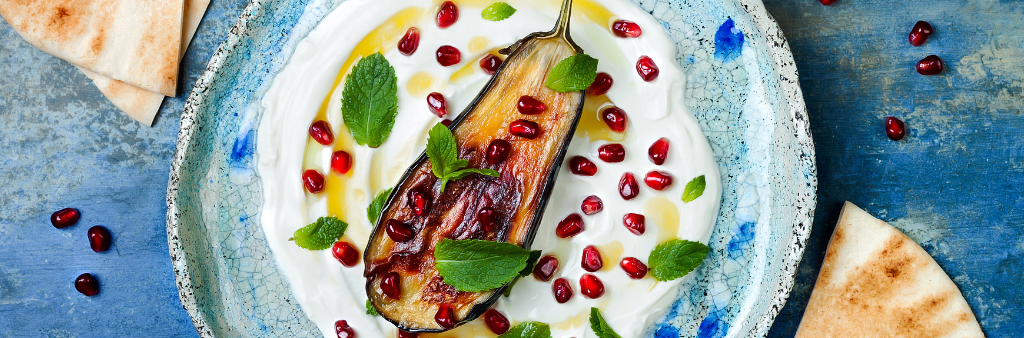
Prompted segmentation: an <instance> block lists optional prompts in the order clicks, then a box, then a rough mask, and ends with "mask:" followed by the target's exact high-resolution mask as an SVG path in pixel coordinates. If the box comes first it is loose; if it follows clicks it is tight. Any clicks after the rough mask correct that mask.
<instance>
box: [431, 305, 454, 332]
mask: <svg viewBox="0 0 1024 338" xmlns="http://www.w3.org/2000/svg"><path fill="white" fill-rule="evenodd" d="M434 321H435V322H437V324H438V325H441V327H443V328H446V329H450V328H453V327H455V311H453V310H452V307H451V306H449V305H448V304H441V306H439V307H438V308H437V313H436V314H434Z"/></svg>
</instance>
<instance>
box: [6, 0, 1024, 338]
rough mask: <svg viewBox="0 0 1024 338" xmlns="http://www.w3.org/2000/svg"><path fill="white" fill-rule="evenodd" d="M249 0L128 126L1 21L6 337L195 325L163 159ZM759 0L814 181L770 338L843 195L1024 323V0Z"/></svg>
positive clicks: (1006, 319) (994, 328)
mask: <svg viewBox="0 0 1024 338" xmlns="http://www.w3.org/2000/svg"><path fill="white" fill-rule="evenodd" d="M244 5H245V1H237V0H235V1H224V2H221V1H214V2H213V3H212V4H211V9H210V11H209V12H208V13H207V15H206V19H205V20H204V22H203V24H202V25H201V26H200V28H199V32H198V34H197V36H196V41H194V42H193V44H192V47H191V48H190V49H189V51H188V53H187V54H186V56H185V59H184V62H183V70H182V77H181V81H180V82H181V83H182V85H181V86H180V87H179V88H180V90H179V93H182V94H181V95H179V97H177V98H174V99H171V100H168V101H167V102H165V103H164V106H163V107H162V111H161V114H160V115H159V116H158V118H157V121H156V124H155V125H154V127H153V128H146V127H139V126H138V125H137V124H135V123H132V122H131V121H130V120H129V119H128V118H127V117H125V116H123V115H122V114H121V113H120V112H118V111H117V109H116V108H114V107H113V106H112V105H111V104H110V103H108V102H107V101H106V100H105V99H103V97H102V95H101V94H100V93H99V92H98V91H97V90H96V89H95V87H94V86H93V85H92V83H91V82H90V81H89V80H88V79H87V78H85V77H84V76H82V75H80V74H79V73H78V72H77V71H76V70H75V69H74V68H73V67H72V66H70V65H68V64H67V63H65V62H63V61H60V60H57V59H55V58H53V57H50V56H49V55H46V54H44V53H42V52H40V51H38V50H36V49H35V48H33V47H31V46H30V45H28V44H27V43H25V42H24V41H23V40H21V39H20V37H18V36H17V34H15V33H14V32H13V31H12V30H11V29H10V28H9V27H8V26H7V25H6V23H0V65H2V67H0V79H3V80H0V123H2V124H0V168H3V169H2V170H0V182H2V184H0V336H4V337H6V336H13V337H21V336H25V337H39V336H49V337H76V336H77V337H131V336H141V335H143V334H145V336H151V337H190V336H196V334H195V331H194V329H193V328H192V324H191V322H190V321H189V318H188V316H187V314H186V313H185V311H184V310H182V309H181V304H180V302H179V301H178V297H177V291H176V288H175V285H174V280H173V275H172V272H171V266H170V259H169V257H168V255H167V246H166V245H167V243H166V237H165V233H164V227H165V218H164V217H165V213H166V208H165V205H164V198H165V192H166V184H167V174H168V169H169V163H170V157H171V154H172V153H173V150H174V140H175V137H176V134H177V130H178V117H179V116H180V114H181V107H182V104H183V102H184V100H185V95H186V94H187V93H189V92H190V91H191V84H192V83H194V82H195V80H196V79H197V77H198V76H199V75H200V74H201V73H202V71H203V69H204V68H205V65H206V62H207V61H208V60H209V58H210V55H212V53H213V51H214V50H215V49H216V47H217V46H218V44H219V43H220V42H221V41H222V39H223V37H224V36H225V35H226V34H227V31H228V29H229V28H230V27H231V25H232V24H233V23H234V21H235V18H236V17H237V15H238V14H239V13H240V11H241V9H242V8H243V7H244ZM766 7H767V8H768V10H769V11H770V12H771V13H772V14H773V15H774V16H775V17H776V19H778V20H779V24H780V26H781V28H782V30H783V31H784V32H785V34H786V36H787V38H789V41H790V46H791V47H792V49H793V53H794V56H795V58H796V61H797V65H798V67H799V69H800V75H801V85H802V86H803V90H804V95H805V98H806V99H807V105H808V111H809V114H810V117H811V126H812V131H813V132H814V135H815V141H816V147H817V151H818V165H819V167H818V168H819V178H820V180H821V181H820V182H821V183H820V189H819V199H818V202H819V208H818V212H817V215H816V219H815V223H814V226H815V227H814V230H813V231H812V234H811V239H810V240H809V241H808V247H807V251H806V253H805V255H804V261H803V263H802V264H801V266H800V268H799V270H798V274H797V284H796V285H795V287H794V291H793V294H792V297H791V298H790V302H789V304H787V306H786V307H785V308H784V309H783V311H782V313H781V314H780V316H779V319H778V321H777V322H776V325H775V326H774V327H773V329H772V331H771V333H770V334H769V336H770V337H789V336H792V335H793V333H794V332H795V329H796V325H797V324H798V322H799V319H800V316H801V315H802V312H803V307H804V306H805V304H806V300H807V298H808V296H809V294H810V290H811V287H812V286H813V282H814V278H815V276H816V275H817V269H818V266H819V265H820V263H821V258H822V254H823V252H824V248H825V245H826V243H827V240H828V235H829V234H830V233H831V230H832V227H833V225H834V222H835V218H836V217H837V216H838V208H839V206H840V205H841V202H842V201H844V200H851V201H853V202H854V203H857V204H858V205H860V206H862V207H864V208H865V210H867V211H869V212H871V213H872V214H875V215H878V216H879V217H881V218H883V219H885V220H887V221H892V223H893V224H894V225H896V226H897V227H899V228H901V229H903V230H904V231H906V232H907V233H908V234H909V235H910V236H911V238H914V239H915V240H917V241H919V242H921V243H922V244H923V246H924V248H925V249H926V250H928V252H929V253H931V254H932V255H934V256H935V257H936V259H937V261H938V262H939V264H940V265H941V266H942V267H943V268H944V269H945V270H946V271H947V272H948V273H949V274H950V276H952V277H953V278H954V281H955V282H957V284H958V285H959V286H960V287H961V289H962V290H963V292H964V295H965V296H966V297H967V300H968V302H969V303H970V304H971V306H972V308H973V309H974V311H975V313H976V314H977V316H978V317H979V319H980V320H981V322H982V328H983V329H984V330H985V332H986V333H987V334H988V336H989V337H1017V336H1019V335H1018V332H1017V331H1019V329H1020V324H1019V323H1020V322H1021V321H1022V319H1024V314H1022V313H1024V304H1022V300H1024V286H1022V285H1020V281H1021V280H1024V236H1022V235H1024V146H1022V141H1021V139H1020V137H1021V136H1020V135H1024V121H1022V119H1021V109H1022V107H1024V103H1022V101H1024V97H1022V94H1021V93H1022V88H1024V3H1022V2H1021V1H995V0H990V1H980V0H979V1H966V2H965V1H955V0H946V1H934V2H931V3H930V4H929V5H928V6H920V5H919V4H917V3H915V2H903V3H894V2H891V1H884V0H870V1H854V0H850V1H844V0H840V2H839V3H837V4H836V5H833V6H831V7H824V6H821V5H820V4H818V3H817V2H816V1H810V0H805V1H799V2H798V1H792V0H766ZM922 19H923V20H927V21H929V22H931V23H932V25H933V26H934V27H935V29H936V33H935V34H934V35H933V36H932V37H931V38H930V39H929V41H928V42H927V43H926V44H925V45H924V46H921V47H912V46H910V45H909V44H908V43H907V42H906V33H907V32H908V31H909V29H910V27H912V26H913V23H914V22H916V21H917V20H922ZM730 32H731V29H730ZM725 40H728V39H725ZM725 40H723V41H725ZM717 43H718V39H716V47H717ZM723 50H726V49H723ZM716 54H717V53H716ZM929 54H937V55H939V56H940V57H942V58H943V59H944V60H945V61H946V64H947V69H946V71H945V73H944V74H943V75H940V76H935V77H923V76H920V75H917V74H916V73H914V72H913V64H914V62H916V61H917V60H918V59H920V58H922V57H924V56H926V55H929ZM889 115H895V116H898V117H901V118H903V119H904V121H906V122H907V125H908V127H909V136H908V137H907V139H906V140H904V141H902V142H892V141H888V140H887V139H886V138H885V136H884V133H883V132H882V127H881V123H882V119H883V118H884V117H885V116H889ZM244 139H245V138H244V137H243V140H242V141H240V142H236V145H237V144H241V146H239V147H232V148H231V149H233V150H238V153H239V154H240V156H239V157H246V156H245V154H246V153H248V152H249V151H250V150H248V148H249V147H251V146H247V144H248V143H250V142H248V141H245V140H244ZM228 146H229V147H231V145H228ZM65 206H74V207H77V208H79V209H80V210H82V213H83V218H82V221H81V222H80V223H79V224H78V225H77V226H75V227H72V228H68V229H64V230H56V229H54V228H53V227H51V226H50V225H49V221H48V216H49V214H50V213H51V212H52V211H54V210H58V209H60V208H63V207H65ZM755 216H756V215H755ZM94 224H102V225H104V226H106V227H108V228H109V229H110V230H111V232H112V233H113V234H114V237H115V239H114V245H113V247H112V248H111V250H110V251H109V252H106V253H102V254H96V253H93V252H92V251H91V250H89V248H88V244H87V241H86V238H85V231H86V230H87V229H88V227H89V226H91V225H94ZM744 224H752V223H742V222H737V224H735V225H731V226H733V227H734V229H733V230H732V231H733V232H735V233H736V234H743V231H744V229H743V225H744ZM748 231H749V230H748ZM737 244H738V245H742V243H737ZM730 245H732V243H730ZM82 272H90V273H93V274H94V275H95V276H97V278H98V279H99V280H100V283H101V287H102V292H101V294H100V295H99V296H97V297H93V298H86V297H83V296H81V295H80V294H78V293H77V292H76V291H75V290H74V288H73V286H72V281H73V279H74V277H75V276H77V275H78V274H80V273H82ZM720 291H722V290H710V292H720ZM709 318H710V317H709ZM705 322H706V324H708V325H707V328H706V329H705V325H703V324H704V323H702V325H701V333H702V334H708V336H715V335H714V333H715V332H716V331H718V330H719V328H716V327H715V324H714V322H715V320H714V319H713V318H710V320H705ZM658 336H659V337H660V336H661V335H660V332H659V335H658Z"/></svg>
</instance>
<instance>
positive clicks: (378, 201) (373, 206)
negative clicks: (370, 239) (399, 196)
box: [366, 188, 391, 224]
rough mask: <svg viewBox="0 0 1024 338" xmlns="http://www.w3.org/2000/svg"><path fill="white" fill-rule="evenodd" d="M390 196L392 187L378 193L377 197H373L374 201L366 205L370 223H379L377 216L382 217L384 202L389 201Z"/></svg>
mask: <svg viewBox="0 0 1024 338" xmlns="http://www.w3.org/2000/svg"><path fill="white" fill-rule="evenodd" d="M388 196H391V188H388V190H384V191H381V192H380V193H379V194H377V197H374V198H373V202H370V205H369V206H367V207H366V218H367V219H369V220H370V224H377V217H380V212H381V211H383V210H384V203H387V201H388Z"/></svg>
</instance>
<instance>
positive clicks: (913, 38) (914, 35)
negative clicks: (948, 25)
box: [907, 21, 932, 46]
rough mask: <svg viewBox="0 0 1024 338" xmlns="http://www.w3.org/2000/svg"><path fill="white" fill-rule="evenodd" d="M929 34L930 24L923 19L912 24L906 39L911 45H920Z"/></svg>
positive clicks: (930, 33)
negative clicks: (912, 26)
mask: <svg viewBox="0 0 1024 338" xmlns="http://www.w3.org/2000/svg"><path fill="white" fill-rule="evenodd" d="M931 35H932V25H931V24H929V23H928V22H925V21H918V22H917V24H914V28H913V29H911V30H910V35H908V36H907V41H910V44H911V45H914V46H920V45H923V44H924V42H925V41H927V40H928V37H929V36H931Z"/></svg>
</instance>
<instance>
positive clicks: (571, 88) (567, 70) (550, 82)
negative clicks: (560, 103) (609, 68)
mask: <svg viewBox="0 0 1024 338" xmlns="http://www.w3.org/2000/svg"><path fill="white" fill-rule="evenodd" d="M595 79H597V59H595V58H593V57H591V56H590V55H587V54H576V55H573V56H570V57H567V58H565V59H562V61H558V63H557V64H555V68H551V72H549V73H548V79H547V80H546V81H544V86H545V87H548V88H551V90H554V91H556V92H559V93H568V92H577V91H581V90H585V89H587V87H590V84H591V83H594V80H595Z"/></svg>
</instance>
